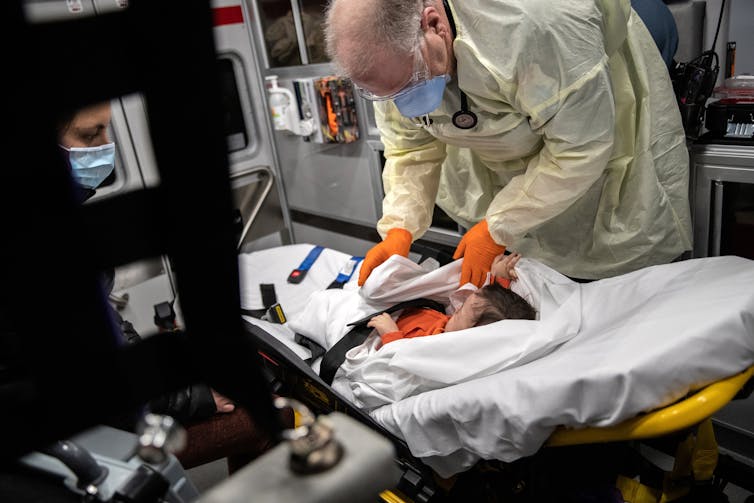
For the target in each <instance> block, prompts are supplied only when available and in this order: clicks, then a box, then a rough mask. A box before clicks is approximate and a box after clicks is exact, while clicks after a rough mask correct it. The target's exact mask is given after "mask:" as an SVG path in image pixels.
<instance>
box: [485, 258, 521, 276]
mask: <svg viewBox="0 0 754 503" xmlns="http://www.w3.org/2000/svg"><path fill="white" fill-rule="evenodd" d="M520 258H521V255H519V254H518V253H511V254H509V255H505V254H500V255H498V256H497V257H495V260H493V261H492V267H491V268H490V272H491V273H492V275H493V276H497V277H498V278H505V279H509V280H511V281H515V280H517V279H518V275H517V274H516V270H515V269H514V267H516V264H517V263H518V259H520Z"/></svg>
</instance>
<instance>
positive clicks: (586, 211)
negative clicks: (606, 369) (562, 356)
mask: <svg viewBox="0 0 754 503" xmlns="http://www.w3.org/2000/svg"><path fill="white" fill-rule="evenodd" d="M325 38H326V41H327V50H328V54H329V55H330V57H331V59H332V61H333V63H334V64H335V67H336V70H337V71H338V73H339V74H341V75H342V76H344V77H348V78H350V79H351V80H352V81H353V83H354V86H355V87H356V88H357V89H358V90H359V91H360V93H361V96H362V97H364V98H366V99H368V100H372V101H373V102H374V113H375V120H376V123H377V127H378V129H379V132H380V137H381V140H382V144H383V145H384V148H385V150H384V152H385V158H386V164H385V168H384V171H383V184H384V189H385V197H384V199H383V208H382V217H381V218H380V220H379V222H378V223H377V230H378V231H379V233H380V234H381V236H382V238H383V240H382V242H380V243H378V244H377V245H375V246H374V247H372V248H371V249H370V250H369V251H368V252H367V253H366V257H365V259H364V262H363V264H362V267H361V271H360V276H359V284H363V283H364V281H365V280H366V278H367V277H368V276H369V274H370V273H371V271H372V270H373V269H374V268H375V267H377V266H378V265H379V264H381V263H382V262H383V261H385V260H386V259H387V258H388V257H389V256H390V255H392V254H399V255H403V256H407V255H408V252H409V248H410V245H411V242H412V241H413V240H415V239H418V238H420V237H421V236H422V235H423V234H424V233H425V232H426V231H427V229H428V228H429V226H430V224H431V222H432V215H433V209H434V205H435V204H437V205H438V206H439V207H440V208H442V209H443V210H444V211H445V212H446V213H447V214H448V215H449V216H450V217H451V218H453V219H454V220H455V221H456V222H457V223H458V224H459V226H460V227H462V228H464V229H468V231H467V232H465V234H464V235H463V237H462V238H461V241H460V243H459V245H458V247H457V248H456V251H455V254H454V257H455V258H461V257H462V258H463V264H462V274H461V280H460V282H461V284H463V283H465V282H471V283H474V284H476V285H480V284H481V283H482V282H483V281H484V278H485V277H486V274H487V272H489V270H490V265H491V263H492V260H493V259H494V257H496V256H497V255H499V254H500V253H502V252H503V251H504V250H505V249H506V248H507V249H508V250H511V251H515V252H517V253H521V254H522V255H525V256H528V257H533V258H536V259H537V260H539V261H541V262H543V263H545V264H547V265H548V266H550V267H552V268H554V269H556V270H558V271H559V272H561V273H563V274H565V275H567V276H570V277H572V278H578V279H599V278H605V277H610V276H615V275H619V274H623V273H627V272H630V271H633V270H636V269H640V268H643V267H647V266H651V265H655V264H661V263H666V262H671V261H673V260H675V259H677V258H678V257H681V256H682V255H683V254H684V252H686V251H688V250H690V249H691V218H690V204H689V198H688V183H689V176H688V171H689V162H688V151H687V149H686V139H685V134H684V130H683V126H682V123H681V116H680V112H679V110H678V107H677V104H676V99H675V95H674V93H673V88H672V84H671V82H670V77H669V75H668V71H667V67H666V65H665V63H664V61H663V60H662V58H661V56H660V53H659V51H658V50H657V46H656V45H655V42H654V40H653V38H652V36H651V34H650V33H649V31H648V30H647V27H646V25H645V24H644V23H643V22H642V21H641V19H640V18H639V16H638V14H637V12H636V11H635V10H633V9H632V7H631V2H630V0H572V1H569V2H552V1H551V0H464V1H459V0H445V1H443V0H330V3H329V5H328V6H327V10H326V22H325Z"/></svg>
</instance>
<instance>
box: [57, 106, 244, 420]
mask: <svg viewBox="0 0 754 503" xmlns="http://www.w3.org/2000/svg"><path fill="white" fill-rule="evenodd" d="M111 114H112V109H111V105H110V103H109V102H104V103H98V104H95V105H90V106H87V107H85V108H82V109H80V110H78V111H76V112H75V113H73V114H71V115H69V116H67V117H64V118H63V119H62V120H61V121H60V122H59V124H58V144H59V146H60V148H61V150H62V152H63V155H64V157H65V158H66V159H67V161H68V165H69V167H70V170H71V176H72V178H73V181H74V182H75V184H76V186H77V187H78V188H80V189H81V193H82V200H86V199H89V198H90V197H91V196H93V195H94V193H95V191H96V189H97V188H98V187H99V186H100V185H101V184H102V183H103V182H104V181H105V180H106V179H107V178H108V177H109V176H110V175H111V174H112V173H113V171H114V169H115V143H114V142H113V141H111V140H110V136H109V132H108V131H109V128H110V120H111ZM104 276H105V278H104V288H105V290H106V293H107V294H109V293H110V291H111V289H112V287H113V271H112V270H109V271H106V272H105V273H104ZM113 315H114V317H115V318H116V320H117V321H118V324H119V326H120V328H121V331H122V332H123V336H124V339H125V340H126V341H127V342H135V341H138V340H140V336H139V334H138V333H137V332H136V331H135V330H134V328H133V326H132V325H131V324H130V323H129V322H128V321H126V320H123V318H122V317H121V316H120V315H119V314H118V313H117V311H114V310H113ZM151 405H152V408H153V409H155V411H157V412H163V413H169V414H170V415H172V416H174V417H176V419H178V420H180V421H182V422H186V421H188V420H189V419H201V418H206V417H209V416H211V415H212V414H214V413H215V412H232V411H233V410H234V408H235V406H234V404H233V403H232V402H231V401H230V400H229V399H228V398H226V397H224V396H222V395H220V394H219V393H217V392H215V391H214V390H211V389H210V388H209V387H207V386H206V385H203V384H198V385H194V386H191V387H189V388H186V389H183V390H180V391H178V392H176V393H174V394H172V395H169V396H165V397H161V398H159V399H157V400H155V401H154V402H153V403H152V404H151Z"/></svg>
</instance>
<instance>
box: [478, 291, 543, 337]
mask: <svg viewBox="0 0 754 503" xmlns="http://www.w3.org/2000/svg"><path fill="white" fill-rule="evenodd" d="M479 296H480V297H481V298H482V299H484V300H485V306H484V309H483V310H482V312H481V313H479V318H477V322H476V324H475V325H474V326H477V327H479V326H482V325H489V324H490V323H493V322H496V321H500V320H533V319H535V318H536V316H537V312H536V311H535V310H534V308H533V307H532V306H531V304H529V303H528V302H526V300H524V298H523V297H521V296H520V295H519V294H517V293H516V292H513V291H511V290H509V289H507V288H503V287H502V286H500V284H499V283H492V284H490V285H487V286H484V287H482V289H481V290H479Z"/></svg>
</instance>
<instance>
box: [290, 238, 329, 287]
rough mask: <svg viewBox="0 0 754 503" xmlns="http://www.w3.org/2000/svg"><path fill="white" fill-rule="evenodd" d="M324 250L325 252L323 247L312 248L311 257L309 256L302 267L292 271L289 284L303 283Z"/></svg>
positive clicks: (302, 263)
mask: <svg viewBox="0 0 754 503" xmlns="http://www.w3.org/2000/svg"><path fill="white" fill-rule="evenodd" d="M322 250H324V247H322V246H315V247H314V248H312V251H310V252H309V255H307V256H306V258H305V259H304V261H303V262H301V265H299V266H298V267H297V268H296V269H294V270H293V271H291V273H290V274H289V275H288V283H296V284H297V283H301V282H302V281H303V280H304V277H306V273H307V272H309V269H311V267H312V265H313V264H314V262H315V261H316V260H317V258H318V257H319V254H320V253H322Z"/></svg>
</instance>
